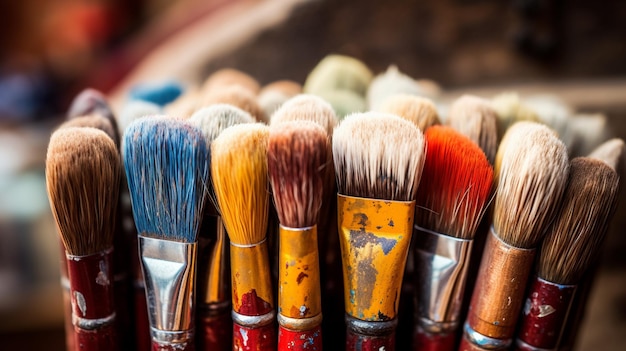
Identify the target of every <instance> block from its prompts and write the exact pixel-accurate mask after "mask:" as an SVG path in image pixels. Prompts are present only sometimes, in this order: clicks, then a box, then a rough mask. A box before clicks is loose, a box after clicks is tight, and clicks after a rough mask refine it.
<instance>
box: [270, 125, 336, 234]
mask: <svg viewBox="0 0 626 351" xmlns="http://www.w3.org/2000/svg"><path fill="white" fill-rule="evenodd" d="M329 151H330V141H329V140H328V135H327V134H326V131H324V129H323V128H322V127H321V126H320V125H318V124H317V123H315V122H311V121H293V122H283V123H278V124H273V125H272V127H271V128H270V137H269V148H268V155H267V157H268V158H267V162H268V165H267V167H268V172H269V178H270V184H271V185H272V190H273V191H272V192H273V194H274V203H275V205H276V212H277V213H278V218H279V220H280V223H281V224H282V225H284V226H286V227H290V228H305V227H311V226H313V225H315V224H317V221H318V219H319V213H320V208H321V206H322V200H323V197H324V178H325V176H326V173H327V168H328V165H329V162H331V160H330V159H329V157H328V154H329Z"/></svg>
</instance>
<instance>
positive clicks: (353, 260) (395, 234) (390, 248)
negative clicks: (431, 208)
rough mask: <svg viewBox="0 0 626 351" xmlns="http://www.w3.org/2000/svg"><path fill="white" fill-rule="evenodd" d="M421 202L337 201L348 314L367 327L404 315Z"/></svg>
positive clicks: (338, 197)
mask: <svg viewBox="0 0 626 351" xmlns="http://www.w3.org/2000/svg"><path fill="white" fill-rule="evenodd" d="M414 209H415V201H391V200H378V199H366V198H359V197H353V196H344V195H341V194H338V195H337V210H338V226H339V239H340V246H341V257H342V262H343V276H344V300H345V306H346V312H347V313H348V314H349V315H350V316H352V317H354V318H358V319H360V320H363V321H391V320H393V319H395V318H396V315H397V313H398V303H399V300H400V290H401V286H402V277H403V275H404V267H405V265H406V259H407V255H408V252H409V243H410V242H411V235H412V233H413V216H414Z"/></svg>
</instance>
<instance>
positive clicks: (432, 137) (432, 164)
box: [415, 126, 493, 239]
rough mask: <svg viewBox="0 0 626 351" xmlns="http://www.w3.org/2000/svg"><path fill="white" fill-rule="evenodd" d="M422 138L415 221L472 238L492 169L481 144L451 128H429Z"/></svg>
mask: <svg viewBox="0 0 626 351" xmlns="http://www.w3.org/2000/svg"><path fill="white" fill-rule="evenodd" d="M425 137H426V143H427V149H426V161H425V164H424V171H423V173H422V180H421V182H420V186H419V189H418V191H417V204H416V210H415V223H416V224H417V225H419V226H421V227H423V228H426V229H429V230H432V231H436V232H438V233H442V234H447V235H450V236H454V237H457V238H463V239H472V238H473V237H474V233H475V232H476V228H477V227H478V224H479V223H480V220H481V218H482V215H483V214H484V212H485V208H486V207H487V203H488V201H489V198H490V194H491V186H492V183H493V169H492V168H491V165H490V164H489V161H488V160H487V157H486V156H485V154H484V153H483V151H482V150H481V149H480V147H478V145H476V144H475V143H474V142H472V141H471V140H470V139H469V138H467V137H465V136H464V135H462V134H460V133H459V132H457V131H455V130H454V129H452V128H451V127H446V126H433V127H430V128H429V129H428V130H427V131H426V133H425Z"/></svg>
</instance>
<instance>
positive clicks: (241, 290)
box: [230, 240, 274, 315]
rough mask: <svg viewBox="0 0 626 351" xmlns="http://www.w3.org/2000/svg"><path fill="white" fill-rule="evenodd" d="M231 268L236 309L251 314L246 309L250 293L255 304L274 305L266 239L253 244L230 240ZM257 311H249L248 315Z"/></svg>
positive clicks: (248, 307) (234, 308)
mask: <svg viewBox="0 0 626 351" xmlns="http://www.w3.org/2000/svg"><path fill="white" fill-rule="evenodd" d="M230 269H231V282H232V292H233V295H232V301H233V310H234V311H235V312H237V313H242V314H246V315H250V314H248V313H246V311H248V310H250V308H251V307H250V306H249V304H250V298H252V297H253V298H254V299H255V300H257V301H256V302H255V301H253V304H254V305H261V304H267V305H269V306H273V304H274V298H273V295H272V281H271V278H270V264H269V257H268V251H267V241H265V240H264V241H262V242H261V243H258V244H254V245H236V244H234V243H232V242H231V243H230ZM259 299H260V300H259ZM242 306H243V308H242ZM256 313H257V312H252V314H251V315H256ZM259 313H260V312H259Z"/></svg>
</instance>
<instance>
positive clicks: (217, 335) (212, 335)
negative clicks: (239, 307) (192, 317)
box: [196, 305, 233, 351]
mask: <svg viewBox="0 0 626 351" xmlns="http://www.w3.org/2000/svg"><path fill="white" fill-rule="evenodd" d="M232 340H233V321H232V319H231V317H230V306H228V305H227V308H226V309H224V310H222V311H211V310H209V309H205V308H199V309H198V310H197V316H196V345H197V349H198V350H199V351H229V350H231V349H232Z"/></svg>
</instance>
